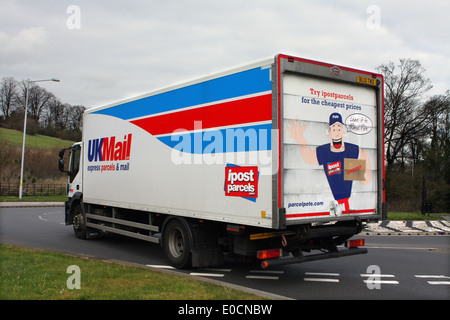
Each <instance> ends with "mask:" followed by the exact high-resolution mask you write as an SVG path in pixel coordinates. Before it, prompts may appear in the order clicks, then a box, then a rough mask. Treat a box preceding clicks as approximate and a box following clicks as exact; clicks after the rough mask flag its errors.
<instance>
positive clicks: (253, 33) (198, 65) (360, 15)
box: [0, 0, 450, 107]
mask: <svg viewBox="0 0 450 320" xmlns="http://www.w3.org/2000/svg"><path fill="white" fill-rule="evenodd" d="M73 6H75V7H73ZM0 8H1V10H0V78H2V77H7V76H11V77H14V78H16V79H17V80H23V79H31V80H35V79H45V78H52V77H55V78H58V79H60V80H61V82H60V83H51V82H47V83H42V84H40V85H41V86H43V87H45V88H47V89H48V90H49V91H51V92H53V93H54V94H55V95H56V96H57V97H59V98H60V99H61V100H62V101H63V102H66V103H70V104H73V105H75V104H82V105H85V106H86V107H94V106H99V105H103V104H106V103H110V102H113V101H116V100H122V99H125V98H129V97H130V96H133V95H137V94H141V93H144V92H148V91H152V90H155V89H158V88H161V87H164V86H169V85H171V84H173V83H177V82H181V81H184V80H190V79H192V78H195V77H198V76H202V75H206V74H208V73H212V72H215V71H220V70H223V69H226V68H230V67H234V66H236V65H240V64H244V63H247V62H251V61H254V60H258V59H261V58H265V57H268V56H272V55H275V54H277V53H286V54H292V55H295V56H299V57H304V58H308V59H313V60H319V61H326V62H330V63H334V64H337V65H343V66H348V67H355V68H360V69H365V70H369V71H375V68H376V67H377V66H378V65H380V64H381V63H383V62H388V61H394V62H398V60H399V58H412V59H419V60H420V61H421V62H422V65H423V67H424V68H425V69H426V70H427V71H426V74H425V76H426V77H428V78H430V80H431V81H432V83H433V85H434V88H433V90H432V91H431V92H430V94H439V93H444V91H445V90H448V89H450V75H449V71H450V67H449V66H450V41H449V34H450V23H449V22H448V13H449V12H450V2H449V1H442V0H428V1H422V0H411V1H392V0H391V1H385V0H383V1H376V0H374V1H356V0H339V1H325V0H316V1H312V0H311V1H301V0H239V1H237V0H227V1H223V0H220V1H219V0H130V1H121V0H108V1H106V0H90V1H87V0H79V1H76V0H70V1H66V0H40V1H36V0H0ZM78 9H79V11H78Z"/></svg>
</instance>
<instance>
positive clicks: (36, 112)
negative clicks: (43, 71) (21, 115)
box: [18, 81, 54, 122]
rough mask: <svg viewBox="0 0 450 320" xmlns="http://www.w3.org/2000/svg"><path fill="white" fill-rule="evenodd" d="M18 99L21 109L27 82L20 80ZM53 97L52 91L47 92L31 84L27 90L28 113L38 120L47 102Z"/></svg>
mask: <svg viewBox="0 0 450 320" xmlns="http://www.w3.org/2000/svg"><path fill="white" fill-rule="evenodd" d="M20 91H21V92H20V94H19V95H18V101H19V104H20V107H21V109H22V110H25V100H26V91H27V82H26V81H22V84H21V90H20ZM53 97H54V95H53V93H51V92H48V91H47V90H45V89H44V88H41V87H39V86H38V85H35V84H32V85H31V86H30V88H29V90H28V114H29V115H30V116H31V117H32V118H33V119H35V120H36V121H37V122H39V120H40V118H41V115H42V114H43V112H44V110H45V108H46V107H47V104H48V102H49V101H50V100H51V99H52V98H53Z"/></svg>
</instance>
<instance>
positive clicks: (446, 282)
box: [427, 281, 450, 286]
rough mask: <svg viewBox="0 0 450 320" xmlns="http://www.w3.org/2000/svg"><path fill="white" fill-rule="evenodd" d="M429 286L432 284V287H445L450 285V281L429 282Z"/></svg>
mask: <svg viewBox="0 0 450 320" xmlns="http://www.w3.org/2000/svg"><path fill="white" fill-rule="evenodd" d="M427 282H428V283H429V284H432V285H440V284H443V285H447V286H448V285H450V281H427Z"/></svg>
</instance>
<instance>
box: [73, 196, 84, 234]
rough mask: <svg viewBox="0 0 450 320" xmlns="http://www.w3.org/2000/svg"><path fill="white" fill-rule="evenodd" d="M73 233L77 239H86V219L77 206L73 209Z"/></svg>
mask: <svg viewBox="0 0 450 320" xmlns="http://www.w3.org/2000/svg"><path fill="white" fill-rule="evenodd" d="M73 232H74V233H75V235H76V236H77V238H79V239H86V217H85V216H84V214H83V210H82V209H81V205H79V204H78V205H76V206H75V208H74V209H73Z"/></svg>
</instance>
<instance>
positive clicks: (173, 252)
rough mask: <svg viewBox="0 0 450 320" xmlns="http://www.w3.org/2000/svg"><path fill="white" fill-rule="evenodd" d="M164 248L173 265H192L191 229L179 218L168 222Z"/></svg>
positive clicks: (187, 266)
mask: <svg viewBox="0 0 450 320" xmlns="http://www.w3.org/2000/svg"><path fill="white" fill-rule="evenodd" d="M163 249H164V253H165V254H166V256H167V258H168V259H169V261H170V263H171V265H172V266H174V267H175V268H178V269H183V268H189V267H190V266H191V261H192V258H191V245H190V239H189V230H188V229H187V227H186V225H185V224H184V223H183V222H182V221H180V220H179V219H173V220H171V221H169V222H168V224H167V226H166V227H165V230H164V235H163Z"/></svg>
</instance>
